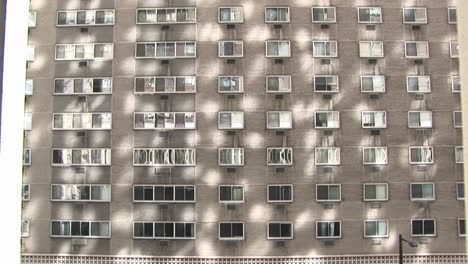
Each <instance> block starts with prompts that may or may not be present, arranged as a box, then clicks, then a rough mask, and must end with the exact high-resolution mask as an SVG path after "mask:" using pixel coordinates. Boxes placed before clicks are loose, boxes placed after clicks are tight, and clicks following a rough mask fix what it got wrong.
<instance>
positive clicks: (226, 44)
mask: <svg viewBox="0 0 468 264" xmlns="http://www.w3.org/2000/svg"><path fill="white" fill-rule="evenodd" d="M218 57H219V58H241V57H244V42H243V41H242V40H223V41H218Z"/></svg>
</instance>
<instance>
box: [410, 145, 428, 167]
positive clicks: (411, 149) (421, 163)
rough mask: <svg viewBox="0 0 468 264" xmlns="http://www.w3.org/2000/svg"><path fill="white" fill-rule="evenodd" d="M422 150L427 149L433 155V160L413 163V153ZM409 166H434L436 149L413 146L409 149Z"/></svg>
mask: <svg viewBox="0 0 468 264" xmlns="http://www.w3.org/2000/svg"><path fill="white" fill-rule="evenodd" d="M418 149H419V150H422V149H427V150H429V151H430V153H431V158H430V160H429V161H411V152H412V151H413V150H416V151H417V150H418ZM408 160H409V164H416V165H425V164H434V148H433V147H432V146H412V147H409V155H408Z"/></svg>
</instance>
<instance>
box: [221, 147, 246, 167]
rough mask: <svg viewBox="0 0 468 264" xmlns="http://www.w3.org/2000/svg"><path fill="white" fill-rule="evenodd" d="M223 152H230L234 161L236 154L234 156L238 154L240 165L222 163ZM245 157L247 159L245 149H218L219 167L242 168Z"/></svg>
mask: <svg viewBox="0 0 468 264" xmlns="http://www.w3.org/2000/svg"><path fill="white" fill-rule="evenodd" d="M223 151H229V152H230V154H231V156H232V157H231V159H232V160H234V156H236V154H234V153H235V152H238V154H237V155H238V156H239V159H240V163H239V164H237V163H232V164H228V163H222V162H221V152H223ZM244 157H245V154H244V148H218V165H219V166H222V167H240V166H244Z"/></svg>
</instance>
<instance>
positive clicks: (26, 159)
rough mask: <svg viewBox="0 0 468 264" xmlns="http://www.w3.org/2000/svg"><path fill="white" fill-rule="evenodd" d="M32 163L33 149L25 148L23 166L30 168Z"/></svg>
mask: <svg viewBox="0 0 468 264" xmlns="http://www.w3.org/2000/svg"><path fill="white" fill-rule="evenodd" d="M31 162H32V156H31V149H30V148H24V149H23V165H24V166H29V165H31Z"/></svg>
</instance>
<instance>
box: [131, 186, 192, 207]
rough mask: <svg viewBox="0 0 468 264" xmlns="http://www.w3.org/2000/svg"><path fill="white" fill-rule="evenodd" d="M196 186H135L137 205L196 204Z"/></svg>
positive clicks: (134, 196) (134, 198) (134, 194)
mask: <svg viewBox="0 0 468 264" xmlns="http://www.w3.org/2000/svg"><path fill="white" fill-rule="evenodd" d="M195 188H196V187H195V185H134V186H133V202H136V203H145V202H146V203H194V202H195V193H196V191H195V190H196V189H195Z"/></svg>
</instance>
